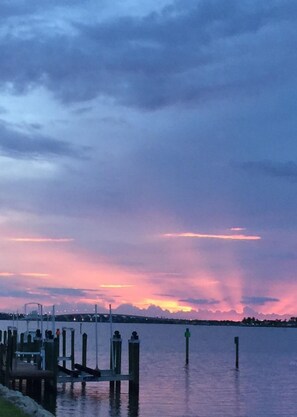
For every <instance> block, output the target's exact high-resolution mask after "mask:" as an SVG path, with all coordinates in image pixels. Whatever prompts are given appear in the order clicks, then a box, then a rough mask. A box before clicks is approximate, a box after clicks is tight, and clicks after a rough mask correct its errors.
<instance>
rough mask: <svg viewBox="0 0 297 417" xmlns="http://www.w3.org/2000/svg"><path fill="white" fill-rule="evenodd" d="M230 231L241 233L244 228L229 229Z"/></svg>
mask: <svg viewBox="0 0 297 417" xmlns="http://www.w3.org/2000/svg"><path fill="white" fill-rule="evenodd" d="M230 230H232V231H233V232H242V231H243V230H246V228H245V227H231V228H230Z"/></svg>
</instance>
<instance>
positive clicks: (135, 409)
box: [128, 390, 139, 417]
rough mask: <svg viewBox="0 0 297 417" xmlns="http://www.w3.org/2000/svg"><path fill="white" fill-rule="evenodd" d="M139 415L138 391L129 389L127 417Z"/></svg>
mask: <svg viewBox="0 0 297 417" xmlns="http://www.w3.org/2000/svg"><path fill="white" fill-rule="evenodd" d="M138 416H139V391H138V390H135V391H132V390H131V391H129V402H128V417H138Z"/></svg>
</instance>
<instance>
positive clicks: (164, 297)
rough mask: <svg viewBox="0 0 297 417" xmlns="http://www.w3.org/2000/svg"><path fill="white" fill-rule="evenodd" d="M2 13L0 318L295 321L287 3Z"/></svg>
mask: <svg viewBox="0 0 297 417" xmlns="http://www.w3.org/2000/svg"><path fill="white" fill-rule="evenodd" d="M4 3H5V5H4V6H3V7H2V8H1V11H2V15H1V16H2V19H1V24H2V30H1V31H0V53H1V55H0V56H1V57H3V58H2V60H0V89H1V103H0V166H1V169H0V187H1V204H0V268H1V271H0V278H1V286H0V305H1V309H3V310H9V311H11V310H15V309H16V308H17V309H21V308H22V305H23V304H24V303H28V302H39V303H42V304H43V305H45V307H46V308H48V309H50V308H51V307H52V305H55V306H56V308H57V311H59V310H60V311H68V310H71V311H73V310H75V311H86V310H89V309H90V310H92V309H93V308H94V305H95V304H96V305H97V306H98V309H99V310H100V311H102V312H108V310H109V305H112V309H113V310H114V311H115V312H121V313H123V314H125V312H128V311H129V312H131V314H143V315H145V314H149V315H158V316H168V317H183V318H224V319H225V318H229V317H230V318H232V319H239V320H240V319H242V318H243V317H245V316H246V315H248V316H254V317H256V316H259V317H262V318H263V317H266V318H269V317H274V314H277V315H278V317H281V318H282V317H283V316H286V317H287V316H289V317H290V316H294V315H296V316H297V303H296V300H295V298H296V297H297V285H296V282H297V274H296V271H297V255H296V251H295V248H296V247H297V216H296V204H297V194H296V193H295V186H296V180H297V162H296V161H295V159H296V158H295V155H296V151H297V141H296V138H295V131H296V129H297V119H296V114H295V113H296V112H295V107H294V103H295V97H296V94H297V92H295V82H296V70H295V61H294V59H295V58H294V57H295V55H294V53H295V49H296V41H295V33H296V29H295V27H296V25H295V9H296V10H297V3H296V4H295V2H284V1H283V2H282V1H281V0H276V1H273V2H261V1H258V2H257V1H254V2H248V1H247V2H240V1H236V0H232V2H231V3H232V6H230V7H227V8H225V7H224V6H222V5H221V3H224V2H222V1H220V0H214V1H207V0H199V1H190V2H187V1H180V0H161V1H160V2H153V1H145V2H141V1H140V2H136V1H134V2H133V1H131V0H126V1H116V2H112V1H103V2H96V1H93V0H87V4H85V3H84V2H79V1H74V2H62V3H61V5H60V3H59V2H58V1H54V2H51V1H43V2H42V1H39V2H38V1H35V2H34V1H27V2H26V1H22V2H21V6H20V5H19V4H18V3H19V2H17V1H15V0H9V1H8V0H6V1H5V2H4ZM242 3H243V4H242ZM250 3H251V4H250ZM288 3H290V5H289V6H288ZM0 14H1V12H0ZM127 22H128V23H129V24H127ZM98 51H99V52H98ZM239 51H240V53H239ZM271 51H273V53H272V52H271ZM267 74H268V76H267ZM295 125H296V128H295V127H294V126H295ZM295 199H296V202H295ZM295 224H296V225H295ZM295 227H296V230H295Z"/></svg>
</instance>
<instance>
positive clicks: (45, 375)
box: [0, 329, 139, 391]
mask: <svg viewBox="0 0 297 417" xmlns="http://www.w3.org/2000/svg"><path fill="white" fill-rule="evenodd" d="M74 340H75V339H74V329H71V354H70V356H66V351H67V349H66V330H63V332H62V335H61V336H60V335H58V336H57V337H53V336H52V334H47V335H46V338H42V334H40V332H39V333H38V334H37V337H35V338H32V336H31V335H30V334H29V335H26V337H25V335H24V334H23V333H21V334H20V335H18V334H17V331H16V330H13V331H12V330H8V331H7V332H4V334H3V340H2V332H1V333H0V342H1V343H0V382H1V383H3V384H4V385H6V386H14V385H15V384H16V382H19V384H22V383H23V381H26V383H27V384H35V385H37V386H40V389H41V386H44V387H45V388H52V389H53V390H55V389H56V387H57V384H58V383H69V382H70V383H74V382H81V383H86V382H104V381H105V382H109V383H110V387H111V388H113V387H114V385H116V387H117V388H118V387H119V386H120V383H121V382H122V381H129V391H135V390H136V391H138V389H139V339H138V335H137V333H136V332H133V333H132V336H131V339H129V341H128V345H129V353H128V354H129V358H128V359H129V372H128V373H126V374H123V373H122V372H121V357H122V353H121V349H122V339H121V336H120V333H119V332H118V331H115V332H114V336H113V337H112V339H111V341H110V369H98V368H96V369H93V368H89V367H88V366H87V335H86V334H83V335H82V347H83V351H82V363H81V364H79V363H74V351H75V345H74ZM60 344H61V346H60ZM60 348H61V349H60ZM60 350H62V353H63V356H59V352H60ZM67 362H69V363H70V369H69V368H67V367H66V363H67ZM42 381H43V384H42Z"/></svg>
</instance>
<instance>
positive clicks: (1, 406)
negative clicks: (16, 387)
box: [0, 397, 28, 417]
mask: <svg viewBox="0 0 297 417" xmlns="http://www.w3.org/2000/svg"><path fill="white" fill-rule="evenodd" d="M0 410H1V417H28V414H25V413H24V412H23V411H21V410H19V409H18V408H17V407H16V406H15V405H13V404H12V403H10V402H9V401H7V400H5V399H4V398H1V397H0Z"/></svg>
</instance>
